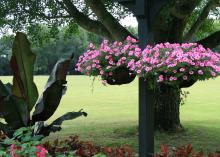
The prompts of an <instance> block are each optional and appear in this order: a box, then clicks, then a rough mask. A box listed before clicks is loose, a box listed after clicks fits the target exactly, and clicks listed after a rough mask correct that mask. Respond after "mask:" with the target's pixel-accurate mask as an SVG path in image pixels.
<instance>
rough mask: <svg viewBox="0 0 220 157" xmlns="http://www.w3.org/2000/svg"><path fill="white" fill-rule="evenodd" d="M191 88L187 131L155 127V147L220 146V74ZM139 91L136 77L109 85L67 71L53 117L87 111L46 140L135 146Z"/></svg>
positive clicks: (184, 116)
mask: <svg viewBox="0 0 220 157" xmlns="http://www.w3.org/2000/svg"><path fill="white" fill-rule="evenodd" d="M0 79H1V80H3V82H5V83H6V82H8V81H11V77H2V76H1V78H0ZM35 80H36V83H37V86H38V89H39V91H40V92H41V91H42V89H43V86H44V84H45V82H46V80H47V77H46V76H37V77H35ZM187 90H188V91H189V92H190V95H189V96H188V98H187V101H186V104H185V105H183V106H181V122H182V124H183V126H184V128H185V131H184V132H179V133H175V134H174V133H169V134H167V133H160V132H156V134H155V147H156V149H157V150H158V149H159V146H160V144H161V143H166V144H169V145H171V146H176V145H185V144H189V143H192V144H193V145H194V147H195V149H198V150H199V149H200V148H203V149H204V150H205V151H215V150H220V78H218V79H216V80H210V81H206V82H198V83H197V84H195V85H194V86H193V87H191V88H189V89H187ZM137 96H138V88H137V80H135V81H134V82H132V83H131V84H129V85H123V86H107V87H105V86H103V85H102V84H101V83H100V81H99V80H96V81H95V82H94V84H93V85H92V78H89V77H86V76H69V77H68V90H67V93H66V95H65V96H64V97H63V99H62V102H61V105H60V106H59V108H58V110H57V111H56V113H55V115H54V116H53V118H52V119H54V118H56V117H58V116H59V115H62V114H64V113H66V112H69V111H77V110H80V109H84V110H85V111H86V112H88V114H89V115H88V117H87V118H84V117H82V118H78V119H76V120H73V121H67V122H65V123H64V125H63V130H62V131H61V132H59V133H56V134H52V135H51V136H50V137H49V138H48V139H49V140H50V139H54V138H57V137H59V138H65V137H67V136H69V135H79V136H80V138H82V139H85V140H91V141H94V142H95V143H96V144H99V145H105V146H120V145H123V144H127V145H130V146H131V147H132V148H133V149H134V150H137V148H138V141H137V126H138V97H137ZM52 119H50V120H49V121H51V120H52Z"/></svg>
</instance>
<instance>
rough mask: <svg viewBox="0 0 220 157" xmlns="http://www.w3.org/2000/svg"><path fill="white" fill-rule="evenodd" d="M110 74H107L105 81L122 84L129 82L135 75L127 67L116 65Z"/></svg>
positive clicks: (111, 83)
mask: <svg viewBox="0 0 220 157" xmlns="http://www.w3.org/2000/svg"><path fill="white" fill-rule="evenodd" d="M112 73H113V74H112V75H111V76H108V77H107V79H106V81H107V83H108V84H110V85H122V84H128V83H131V82H132V81H133V80H134V79H135V77H136V75H135V74H134V73H133V72H131V71H130V70H129V69H128V68H127V67H118V68H116V69H115V70H114V71H112Z"/></svg>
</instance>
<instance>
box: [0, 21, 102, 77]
mask: <svg viewBox="0 0 220 157" xmlns="http://www.w3.org/2000/svg"><path fill="white" fill-rule="evenodd" d="M72 27H73V26H72ZM26 33H27V35H28V38H29V41H30V42H31V45H32V50H33V52H34V53H35V54H36V55H37V61H36V65H35V74H36V75H47V74H49V73H50V72H51V71H52V68H53V66H54V64H55V63H56V62H57V60H58V59H59V58H62V57H63V58H65V57H69V56H70V55H71V54H72V53H74V60H73V61H72V66H71V68H70V73H69V74H79V73H78V72H76V71H75V64H76V62H77V59H78V57H79V56H80V55H81V54H82V53H83V52H84V51H85V50H86V48H87V45H88V43H89V42H93V43H95V44H99V43H100V42H101V41H102V40H103V39H102V38H101V37H99V36H96V35H94V34H91V33H89V32H86V31H85V30H83V29H81V28H78V27H77V26H74V29H73V28H69V27H63V28H50V27H46V26H42V25H41V26H32V27H30V28H29V29H27V32H26ZM13 39H14V36H13V35H4V36H3V37H2V38H1V39H0V76H3V75H11V69H10V63H9V60H10V57H11V49H12V43H13Z"/></svg>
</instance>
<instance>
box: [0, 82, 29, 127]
mask: <svg viewBox="0 0 220 157" xmlns="http://www.w3.org/2000/svg"><path fill="white" fill-rule="evenodd" d="M0 114H1V115H2V116H3V117H4V119H5V121H6V122H7V123H8V125H9V126H10V127H12V128H13V129H17V128H19V127H22V126H27V125H28V122H29V112H28V109H27V105H25V102H24V101H23V99H20V98H16V97H15V96H13V95H11V93H10V88H9V87H7V86H6V85H4V84H3V83H2V82H1V81H0Z"/></svg>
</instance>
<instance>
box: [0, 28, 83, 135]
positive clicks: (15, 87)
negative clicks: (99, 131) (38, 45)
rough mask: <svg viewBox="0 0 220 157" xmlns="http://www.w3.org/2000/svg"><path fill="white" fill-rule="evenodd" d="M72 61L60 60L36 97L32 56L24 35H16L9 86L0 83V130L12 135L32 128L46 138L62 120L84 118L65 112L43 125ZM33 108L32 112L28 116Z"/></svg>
mask: <svg viewBox="0 0 220 157" xmlns="http://www.w3.org/2000/svg"><path fill="white" fill-rule="evenodd" d="M72 58H73V56H71V57H70V58H68V59H60V60H59V61H58V62H57V63H56V65H55V66H54V69H53V71H52V73H51V75H50V77H49V79H48V81H47V83H46V85H45V89H44V91H43V93H42V94H41V96H40V97H39V98H38V91H37V87H36V85H35V83H34V81H33V80H34V76H33V70H34V63H35V59H36V55H35V54H34V53H33V52H32V51H31V48H30V43H29V41H28V39H27V37H26V35H25V34H23V33H20V32H18V33H17V34H16V37H15V40H14V43H13V49H12V57H11V61H10V65H11V69H12V71H13V84H9V83H8V84H3V83H2V82H1V80H0V115H1V117H2V118H3V119H4V120H5V122H6V124H4V123H0V130H2V131H3V132H4V133H5V134H7V135H8V136H12V135H13V132H14V130H16V129H18V128H21V127H27V126H35V129H34V130H35V131H34V133H35V134H42V135H45V136H48V135H49V134H50V132H51V131H53V132H55V131H59V130H61V127H60V125H61V124H62V122H63V121H64V120H70V119H74V118H77V117H79V116H87V114H86V113H85V112H83V111H82V110H80V111H78V112H69V113H66V114H65V115H63V116H61V117H60V118H58V119H56V120H55V121H54V122H52V123H51V124H50V125H44V121H46V120H48V119H49V118H50V117H51V116H52V115H53V114H54V112H55V111H56V109H57V107H58V106H59V104H60V100H61V98H62V96H63V94H65V91H66V83H67V81H66V75H67V73H68V69H69V66H70V63H71V60H72ZM34 106H35V110H34V112H33V115H31V111H32V109H33V107H34Z"/></svg>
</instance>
